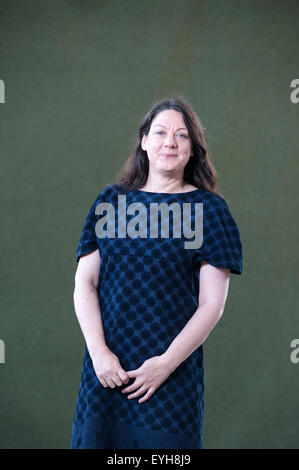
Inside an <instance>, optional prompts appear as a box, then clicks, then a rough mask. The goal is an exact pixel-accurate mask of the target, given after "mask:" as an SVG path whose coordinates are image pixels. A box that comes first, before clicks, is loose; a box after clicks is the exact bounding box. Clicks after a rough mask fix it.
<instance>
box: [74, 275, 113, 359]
mask: <svg viewBox="0 0 299 470" xmlns="http://www.w3.org/2000/svg"><path fill="white" fill-rule="evenodd" d="M74 307H75V312H76V315H77V318H78V322H79V324H80V327H81V330H82V333H83V336H84V338H85V342H86V345H87V348H88V351H89V354H90V356H91V357H93V356H94V354H95V353H97V352H99V351H101V350H107V348H108V346H107V344H106V340H105V335H104V329H103V323H102V315H101V310H100V304H99V298H98V292H97V288H96V287H95V286H94V284H92V283H89V282H84V281H80V282H78V283H76V285H75V289H74Z"/></svg>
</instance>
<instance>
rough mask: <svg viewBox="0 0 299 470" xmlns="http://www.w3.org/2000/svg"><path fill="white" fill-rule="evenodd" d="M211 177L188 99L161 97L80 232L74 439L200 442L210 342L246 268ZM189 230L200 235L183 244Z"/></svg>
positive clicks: (175, 444) (135, 444)
mask: <svg viewBox="0 0 299 470" xmlns="http://www.w3.org/2000/svg"><path fill="white" fill-rule="evenodd" d="M215 187H216V171H215V169H214V167H213V165H212V163H211V161H210V159H209V155H208V150H207V145H206V142H205V139H204V134H203V128H202V125H201V123H200V121H199V119H198V117H197V115H196V113H195V112H194V111H193V110H192V108H191V106H190V105H189V104H188V103H187V102H186V101H185V100H183V99H182V98H180V97H177V98H172V99H166V100H163V101H160V102H158V103H156V104H154V106H153V107H152V109H151V110H150V111H149V112H148V114H147V115H146V116H145V118H144V119H143V121H142V123H141V127H140V130H139V138H138V140H137V144H136V147H135V149H134V151H133V153H132V155H131V156H130V158H129V160H128V161H127V163H126V166H125V168H124V170H123V172H122V175H121V176H120V178H119V180H118V181H117V183H115V184H111V185H109V186H107V187H106V188H105V189H104V190H103V191H101V193H100V194H99V195H98V196H97V198H96V200H95V201H94V203H93V205H92V207H91V209H90V211H89V213H88V215H87V218H86V221H85V224H84V227H83V231H82V235H81V238H80V241H79V246H78V251H77V261H79V264H78V268H77V272H76V276H75V290H74V305H75V311H76V314H77V317H78V321H79V323H80V326H81V329H82V332H83V335H84V338H85V341H86V348H85V356H84V363H83V370H82V377H81V383H80V389H79V394H78V399H77V404H76V410H75V417H74V423H73V430H72V438H71V448H73V449H75V448H98V449H99V448H104V449H105V448H114V449H125V448H126V449H138V448H140V449H141V448H148V449H165V448H168V449H201V448H202V433H203V418H204V372H203V342H204V341H205V339H206V338H207V336H208V335H209V333H210V332H211V331H212V330H213V328H214V327H215V325H216V324H217V322H218V321H219V320H220V318H221V316H222V314H223V311H224V307H225V302H226V298H227V294H228V287H229V274H230V273H234V274H241V272H242V245H241V240H240V233H239V229H238V227H237V225H236V223H235V221H234V219H233V217H232V215H231V213H230V211H229V208H228V206H227V204H226V202H225V200H224V199H223V197H222V196H221V195H220V194H218V193H217V192H216V189H215ZM161 203H164V206H163V207H164V209H163V210H164V212H162V206H159V207H160V208H161V217H160V219H159V218H158V219H157V218H155V217H154V216H153V212H151V211H152V210H156V209H157V206H158V205H159V204H161ZM190 207H191V209H192V210H191V209H190ZM194 213H195V214H194ZM136 214H137V215H136ZM171 214H172V216H171ZM188 216H189V218H188ZM137 220H138V223H136V221H137ZM178 220H179V224H180V227H181V228H182V230H181V233H180V234H179V233H178V231H177V222H178ZM174 222H176V226H174ZM194 226H196V230H197V233H195V232H196V231H195V230H193V231H192V227H194ZM124 227H125V228H127V231H124ZM167 227H168V229H169V231H168V233H167V230H166V229H167ZM175 227H176V230H174V228H175ZM187 229H188V230H189V231H188V230H187ZM162 232H163V233H162ZM186 232H187V233H186ZM200 232H201V240H199V237H198V234H200ZM136 234H137V236H136ZM138 234H139V235H138ZM165 234H166V235H165ZM150 235H152V236H150ZM162 235H163V236H162ZM168 235H169V236H168ZM190 235H194V238H195V235H197V243H196V244H195V245H192V243H191V244H190V245H188V247H186V240H189V239H190V238H191V236H190ZM189 243H190V242H189Z"/></svg>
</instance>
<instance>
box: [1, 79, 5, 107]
mask: <svg viewBox="0 0 299 470" xmlns="http://www.w3.org/2000/svg"><path fill="white" fill-rule="evenodd" d="M0 103H5V85H4V81H3V80H1V78H0Z"/></svg>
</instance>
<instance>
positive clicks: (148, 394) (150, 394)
mask: <svg viewBox="0 0 299 470" xmlns="http://www.w3.org/2000/svg"><path fill="white" fill-rule="evenodd" d="M154 391H155V390H154V389H153V388H152V387H151V388H149V389H148V391H147V393H146V394H145V395H144V397H142V398H140V399H139V400H138V403H143V402H144V401H146V400H148V399H149V398H150V397H151V396H152V395H153V393H154Z"/></svg>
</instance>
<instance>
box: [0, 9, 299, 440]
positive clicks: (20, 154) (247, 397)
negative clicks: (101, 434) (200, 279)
mask: <svg viewBox="0 0 299 470" xmlns="http://www.w3.org/2000/svg"><path fill="white" fill-rule="evenodd" d="M298 17H299V4H298V2H297V0H284V1H273V0H272V1H269V0H263V1H261V0H228V1H224V0H223V1H222V0H216V1H215V0H213V1H207V0H194V1H193V0H189V1H188V0H186V1H184V0H169V1H168V0H164V1H161V0H159V1H157V0H142V1H135V0H129V1H122V0H106V1H101V0H98V1H97V0H69V1H57V0H55V1H53V0H51V2H46V1H33V0H27V1H26V2H24V1H21V0H20V1H12V0H7V1H6V0H0V78H1V79H2V80H3V82H4V84H5V103H2V104H0V119H1V123H0V145H1V157H0V161H1V181H0V187H1V234H0V237H1V296H0V302H1V304H0V314H1V321H0V339H2V340H3V341H4V343H5V363H4V364H0V382H1V383H0V447H1V448H67V447H68V446H69V439H70V433H71V426H72V420H73V414H74V407H75V400H76V397H77V392H78V387H79V380H80V374H81V367H82V361H83V351H84V341H83V336H82V334H81V330H80V327H79V324H78V322H77V319H76V316H75V313H74V308H73V288H74V274H75V270H76V260H75V254H76V249H77V243H78V240H79V237H80V234H81V229H82V224H83V222H84V220H85V217H86V215H87V212H88V210H89V208H90V206H91V204H92V202H93V201H94V199H95V197H96V196H97V195H98V193H99V192H100V191H101V190H102V189H103V188H104V187H105V186H106V185H108V184H111V183H113V182H114V181H115V175H116V173H117V172H118V170H119V169H120V167H121V166H122V165H123V163H124V162H125V160H126V159H127V157H128V155H129V153H130V152H131V149H132V147H133V145H134V143H135V139H136V133H137V129H138V126H139V123H140V120H141V118H142V117H143V115H144V114H145V113H146V112H147V111H148V109H149V108H150V107H151V106H152V104H153V103H154V102H155V101H157V100H160V99H162V98H164V97H168V96H171V95H173V94H180V95H181V96H183V97H184V98H185V99H187V100H188V101H189V102H190V103H191V105H192V106H193V107H194V109H195V111H196V112H197V113H198V115H199V116H200V118H201V120H202V122H203V125H204V127H205V128H206V137H207V141H208V145H209V148H210V152H211V158H212V162H213V163H214V165H215V167H216V169H217V172H218V175H219V177H218V190H219V191H220V192H221V193H222V194H223V195H224V196H225V199H226V201H227V203H228V204H229V207H230V209H231V212H232V214H233V216H234V218H235V220H236V221H237V223H238V225H239V228H240V231H241V236H242V242H243V250H244V253H243V254H244V271H243V274H242V276H235V275H231V282H230V291H229V295H228V299H227V303H226V308H225V312H224V315H223V317H222V319H221V321H220V323H219V324H218V325H217V326H216V328H215V329H214V330H213V332H212V333H211V334H210V336H209V337H208V339H207V340H206V342H205V346H204V348H205V380H206V382H205V388H206V401H205V429H204V448H207V449H209V448H210V449H212V448H223V449H230V448H248V449H250V448H272V449H274V448H297V447H299V445H298V444H299V424H298V405H299V399H298V387H299V363H298V364H297V363H293V362H292V361H291V359H290V354H291V351H292V349H291V347H290V343H291V341H292V340H293V339H295V338H298V337H299V330H298V326H299V321H298V285H297V277H298V274H297V273H298V261H299V260H298V251H297V240H298V237H297V230H298V226H299V222H298V209H299V207H298V206H299V204H298V202H299V197H298V176H299V175H298V151H299V143H298V115H299V103H298V104H297V103H293V102H292V101H291V99H290V93H291V91H292V89H291V88H290V82H291V81H292V80H293V79H296V78H299V55H298V43H299V30H298Z"/></svg>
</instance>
